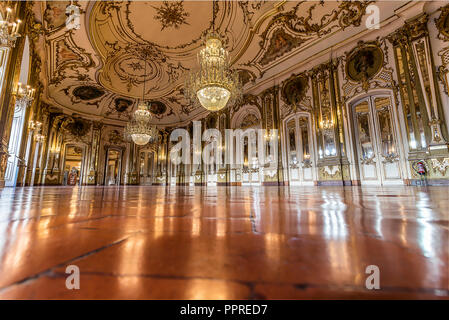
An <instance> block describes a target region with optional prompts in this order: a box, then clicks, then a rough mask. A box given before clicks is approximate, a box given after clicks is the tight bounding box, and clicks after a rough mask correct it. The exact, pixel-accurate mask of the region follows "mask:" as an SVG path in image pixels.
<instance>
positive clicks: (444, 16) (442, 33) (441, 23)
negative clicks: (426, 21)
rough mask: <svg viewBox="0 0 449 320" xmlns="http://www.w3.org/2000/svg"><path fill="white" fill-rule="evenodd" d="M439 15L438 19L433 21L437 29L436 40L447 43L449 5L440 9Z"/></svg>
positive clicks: (448, 36)
mask: <svg viewBox="0 0 449 320" xmlns="http://www.w3.org/2000/svg"><path fill="white" fill-rule="evenodd" d="M440 10H441V14H440V16H439V17H438V19H435V24H436V26H437V29H438V32H439V33H438V38H440V39H441V40H444V41H449V5H447V6H445V7H443V8H441V9H440Z"/></svg>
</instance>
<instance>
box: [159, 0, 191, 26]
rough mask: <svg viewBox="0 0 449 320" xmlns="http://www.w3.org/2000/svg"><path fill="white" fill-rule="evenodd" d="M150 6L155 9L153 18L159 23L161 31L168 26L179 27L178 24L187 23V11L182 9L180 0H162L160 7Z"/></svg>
mask: <svg viewBox="0 0 449 320" xmlns="http://www.w3.org/2000/svg"><path fill="white" fill-rule="evenodd" d="M152 7H153V8H154V9H156V12H157V14H156V15H155V16H154V19H156V20H159V22H160V23H161V26H162V28H161V31H162V30H164V29H165V28H170V27H172V28H175V29H179V26H180V25H183V24H189V23H188V22H187V17H188V16H189V13H188V12H186V11H185V10H184V5H183V3H182V1H164V2H163V3H162V5H161V6H160V7H155V6H152Z"/></svg>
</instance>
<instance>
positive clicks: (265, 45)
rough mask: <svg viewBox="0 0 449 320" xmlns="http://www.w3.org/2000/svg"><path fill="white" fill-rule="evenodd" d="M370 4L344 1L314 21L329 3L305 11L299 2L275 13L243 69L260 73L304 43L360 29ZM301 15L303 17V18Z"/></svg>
mask: <svg viewBox="0 0 449 320" xmlns="http://www.w3.org/2000/svg"><path fill="white" fill-rule="evenodd" d="M372 2H373V1H368V0H366V1H365V0H364V1H343V2H341V3H339V4H338V6H337V8H334V9H332V10H331V11H330V12H329V13H327V14H325V15H323V16H321V18H319V19H317V18H316V11H317V10H318V8H322V7H325V6H326V5H329V2H328V3H326V2H324V1H320V2H317V3H314V4H312V5H310V6H309V7H308V9H307V10H306V7H305V6H307V2H306V1H300V2H298V3H297V4H296V5H295V6H294V7H293V8H292V9H291V10H290V11H287V12H281V13H278V14H276V15H275V16H274V17H273V18H272V19H271V21H270V23H269V24H268V26H267V28H266V29H265V31H264V32H262V33H261V35H260V37H261V39H262V40H261V41H260V43H259V45H260V51H259V53H258V54H257V55H256V56H255V57H254V58H253V60H251V61H249V62H247V63H245V64H244V65H248V66H249V65H255V66H256V67H257V68H258V69H259V71H260V72H261V73H263V72H264V70H265V69H267V68H268V67H270V65H271V64H273V62H274V61H276V60H277V59H279V58H280V57H282V56H284V55H285V54H287V53H288V52H291V51H294V49H296V48H298V47H300V46H302V45H305V44H306V43H310V42H312V41H316V40H318V39H320V38H322V37H323V36H325V35H328V34H330V33H332V32H334V31H338V30H344V29H346V28H347V27H349V26H356V27H357V26H360V23H361V21H362V17H363V16H364V15H365V13H366V7H367V6H368V5H369V4H370V3H372ZM332 4H333V3H332ZM332 4H331V5H332ZM304 11H306V14H305V15H304V14H302V12H304Z"/></svg>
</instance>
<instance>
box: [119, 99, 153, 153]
mask: <svg viewBox="0 0 449 320" xmlns="http://www.w3.org/2000/svg"><path fill="white" fill-rule="evenodd" d="M150 120H151V113H150V111H149V110H148V107H147V105H146V103H145V102H143V101H141V102H140V103H139V104H138V106H137V110H136V111H134V116H133V119H132V120H131V121H130V122H128V123H127V124H126V128H125V132H126V134H127V135H128V136H130V137H131V139H132V140H133V141H134V143H135V144H137V145H139V146H143V145H146V144H147V143H148V142H150V140H154V138H155V137H156V134H157V131H156V128H155V127H154V126H152V125H150Z"/></svg>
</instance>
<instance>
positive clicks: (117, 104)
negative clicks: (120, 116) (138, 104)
mask: <svg viewBox="0 0 449 320" xmlns="http://www.w3.org/2000/svg"><path fill="white" fill-rule="evenodd" d="M132 104H133V101H131V100H128V99H125V98H116V99H115V100H114V108H115V111H117V112H125V111H126V110H128V108H129V107H130V106H131V105H132Z"/></svg>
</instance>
